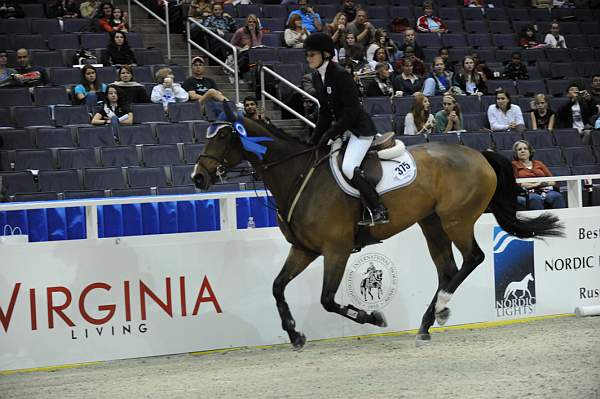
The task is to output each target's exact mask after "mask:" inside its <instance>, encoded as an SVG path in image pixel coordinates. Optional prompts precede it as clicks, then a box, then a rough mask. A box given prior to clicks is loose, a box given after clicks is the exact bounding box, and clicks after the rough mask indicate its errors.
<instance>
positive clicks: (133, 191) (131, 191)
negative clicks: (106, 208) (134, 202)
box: [110, 187, 153, 197]
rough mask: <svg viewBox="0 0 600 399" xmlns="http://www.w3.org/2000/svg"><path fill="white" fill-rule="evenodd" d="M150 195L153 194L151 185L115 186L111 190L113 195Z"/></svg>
mask: <svg viewBox="0 0 600 399" xmlns="http://www.w3.org/2000/svg"><path fill="white" fill-rule="evenodd" d="M149 195H153V194H152V189H151V188H150V187H136V188H113V189H112V190H110V196H111V197H146V196H149Z"/></svg>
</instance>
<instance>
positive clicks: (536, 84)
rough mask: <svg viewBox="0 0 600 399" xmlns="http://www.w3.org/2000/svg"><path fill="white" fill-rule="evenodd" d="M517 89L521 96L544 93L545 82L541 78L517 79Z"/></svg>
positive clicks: (545, 90)
mask: <svg viewBox="0 0 600 399" xmlns="http://www.w3.org/2000/svg"><path fill="white" fill-rule="evenodd" d="M517 91H518V93H519V94H520V95H522V96H527V97H533V96H534V95H535V94H539V93H542V94H546V92H547V89H546V84H545V83H544V81H543V80H519V81H517Z"/></svg>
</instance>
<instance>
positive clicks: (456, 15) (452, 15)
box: [369, 7, 462, 21]
mask: <svg viewBox="0 0 600 399" xmlns="http://www.w3.org/2000/svg"><path fill="white" fill-rule="evenodd" d="M386 11H387V10H386ZM370 16H371V14H370V13H369V17H370ZM439 17H440V18H441V19H442V20H444V21H445V20H448V19H462V15H461V13H460V8H457V7H448V8H446V7H441V8H440V9H439Z"/></svg>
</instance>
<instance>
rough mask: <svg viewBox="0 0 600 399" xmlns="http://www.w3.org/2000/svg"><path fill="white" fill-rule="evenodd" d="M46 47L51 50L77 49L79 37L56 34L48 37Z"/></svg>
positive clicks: (68, 34)
mask: <svg viewBox="0 0 600 399" xmlns="http://www.w3.org/2000/svg"><path fill="white" fill-rule="evenodd" d="M48 47H49V48H50V49H52V50H65V49H78V48H79V36H78V35H74V34H72V33H57V34H53V35H50V36H48Z"/></svg>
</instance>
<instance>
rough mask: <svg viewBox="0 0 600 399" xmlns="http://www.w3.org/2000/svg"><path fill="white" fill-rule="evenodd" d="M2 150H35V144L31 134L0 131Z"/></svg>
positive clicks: (16, 131) (20, 131)
mask: <svg viewBox="0 0 600 399" xmlns="http://www.w3.org/2000/svg"><path fill="white" fill-rule="evenodd" d="M0 148H2V149H3V150H16V149H18V148H35V142H34V140H33V136H32V135H31V133H30V132H28V131H24V130H16V129H10V130H8V129H7V130H0Z"/></svg>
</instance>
